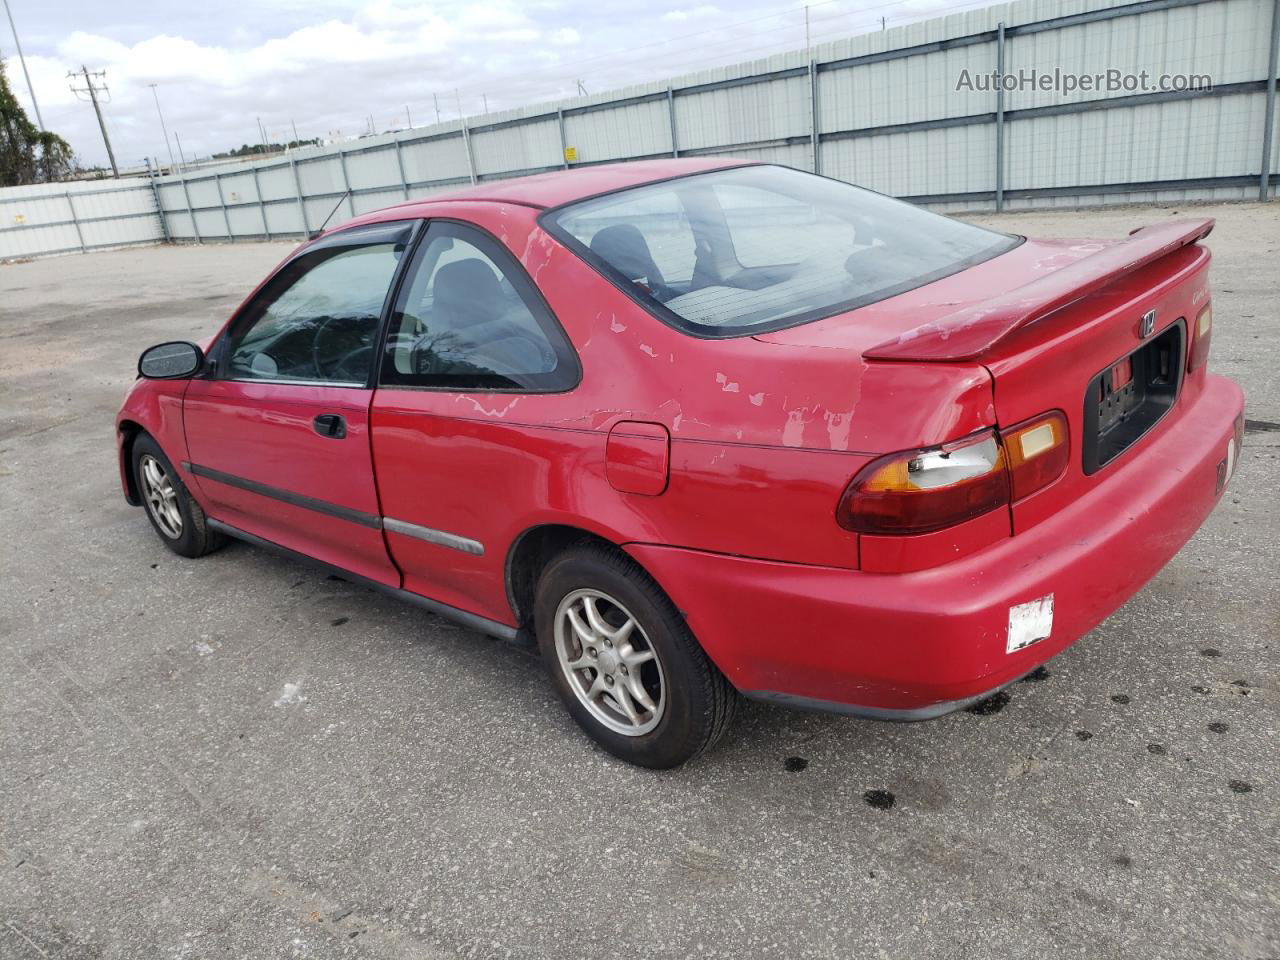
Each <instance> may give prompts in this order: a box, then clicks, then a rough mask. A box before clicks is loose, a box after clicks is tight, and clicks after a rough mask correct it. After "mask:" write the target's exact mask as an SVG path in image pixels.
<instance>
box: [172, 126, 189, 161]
mask: <svg viewBox="0 0 1280 960" xmlns="http://www.w3.org/2000/svg"><path fill="white" fill-rule="evenodd" d="M173 139H174V142H175V143H177V145H178V159H179V160H181V161H182V165H183V166H184V167H185V166H186V165H187V158H186V155H185V154H184V153H183V152H182V138H181V137H179V136H178V131H177V130H175V131H173Z"/></svg>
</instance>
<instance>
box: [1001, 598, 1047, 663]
mask: <svg viewBox="0 0 1280 960" xmlns="http://www.w3.org/2000/svg"><path fill="white" fill-rule="evenodd" d="M1052 632H1053V594H1052V593H1051V594H1049V595H1048V596H1047V597H1041V598H1040V599H1039V600H1031V601H1029V602H1027V603H1019V604H1017V605H1015V606H1012V607H1010V608H1009V637H1008V640H1006V641H1005V645H1004V652H1005V653H1013V652H1014V651H1015V650H1021V649H1022V648H1023V647H1029V646H1031V644H1033V643H1036V642H1037V641H1040V640H1047V639H1048V638H1049V634H1050V633H1052Z"/></svg>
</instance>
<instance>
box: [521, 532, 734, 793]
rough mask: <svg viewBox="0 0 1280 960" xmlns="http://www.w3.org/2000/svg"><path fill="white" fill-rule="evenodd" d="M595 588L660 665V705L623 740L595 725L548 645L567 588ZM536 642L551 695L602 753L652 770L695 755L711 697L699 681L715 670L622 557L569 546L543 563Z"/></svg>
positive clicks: (653, 588)
mask: <svg viewBox="0 0 1280 960" xmlns="http://www.w3.org/2000/svg"><path fill="white" fill-rule="evenodd" d="M586 588H590V589H595V590H600V591H602V592H604V593H606V594H608V595H609V596H611V597H614V598H615V599H617V600H618V601H619V602H620V603H622V604H623V606H625V607H626V608H627V610H628V611H629V612H630V613H631V615H632V616H634V617H635V618H636V620H637V622H638V624H639V626H640V627H641V629H643V630H644V633H645V636H646V637H647V638H648V640H649V643H650V644H651V645H652V647H653V649H654V650H655V652H656V653H657V655H658V658H659V660H660V662H661V666H662V673H663V679H664V682H665V685H666V690H665V695H666V708H665V710H664V713H663V716H662V719H661V720H660V721H659V723H658V725H657V726H656V727H655V728H654V729H653V730H651V731H649V732H648V733H645V734H642V735H640V736H637V737H629V736H625V735H623V734H620V733H616V732H614V731H613V730H610V729H609V728H608V727H605V726H604V725H603V724H601V723H600V722H599V721H598V720H597V719H596V718H595V717H593V716H592V714H591V712H590V711H589V710H587V708H586V707H585V706H583V704H582V702H581V701H580V700H579V699H578V698H577V696H576V695H575V694H574V692H573V690H572V689H571V687H570V686H569V680H568V678H567V677H565V675H564V671H563V670H562V669H561V667H560V662H559V657H558V656H557V654H556V649H555V615H556V610H557V609H558V607H559V605H560V602H561V600H563V599H564V597H565V596H567V595H568V594H569V593H571V592H572V591H574V590H580V589H586ZM534 624H535V627H536V631H537V636H538V647H539V649H540V651H541V653H542V658H543V661H544V663H545V665H546V668H547V671H548V673H550V675H551V680H552V683H554V684H555V688H556V692H557V693H558V694H559V695H560V699H561V700H562V701H563V702H564V704H565V706H566V707H567V708H568V710H569V713H570V715H571V716H572V717H573V719H574V720H575V721H576V722H577V723H578V725H579V726H580V727H582V728H583V730H584V731H586V733H587V734H588V735H589V736H590V737H591V738H592V739H593V740H595V741H596V742H597V743H598V744H600V746H602V747H604V748H605V749H606V750H607V751H608V752H609V753H612V754H613V755H614V756H616V757H619V758H621V759H623V760H627V761H628V762H630V763H634V764H638V765H640V766H644V767H652V768H655V769H666V768H670V767H674V766H678V765H680V764H682V763H684V762H685V761H687V760H689V759H691V758H692V757H694V756H697V755H698V754H699V753H700V752H702V750H703V748H704V747H705V746H706V745H707V743H708V741H709V739H710V737H711V732H712V729H713V722H712V710H713V709H714V706H713V704H712V703H711V698H710V697H709V696H708V692H709V691H708V689H707V685H706V682H705V679H704V678H705V677H706V676H707V671H708V670H710V671H714V670H715V667H714V666H712V665H711V664H710V662H709V661H707V660H706V654H704V653H703V652H702V649H701V648H700V647H699V646H698V644H697V641H696V640H695V639H694V638H693V635H692V634H691V633H690V632H689V628H688V627H687V625H686V624H685V623H684V619H683V618H682V617H681V616H680V614H679V612H678V611H677V610H676V609H675V607H674V605H673V604H672V603H671V602H670V600H668V599H667V598H666V596H665V595H664V594H663V593H662V592H661V590H660V589H659V588H658V587H657V585H656V584H654V583H653V581H652V580H650V579H649V578H648V577H647V576H646V575H644V574H643V571H641V570H640V568H639V567H638V566H637V565H636V564H635V563H634V562H633V561H631V560H630V559H629V558H626V557H625V556H615V555H612V554H611V553H610V552H608V551H605V550H601V549H595V548H593V547H585V548H574V549H571V550H569V551H568V552H566V553H564V554H562V555H561V556H560V557H558V558H556V559H555V560H553V561H552V562H551V564H550V565H548V567H547V569H546V570H545V571H544V572H543V574H542V577H541V578H540V579H539V582H538V593H537V599H536V601H535V605H534Z"/></svg>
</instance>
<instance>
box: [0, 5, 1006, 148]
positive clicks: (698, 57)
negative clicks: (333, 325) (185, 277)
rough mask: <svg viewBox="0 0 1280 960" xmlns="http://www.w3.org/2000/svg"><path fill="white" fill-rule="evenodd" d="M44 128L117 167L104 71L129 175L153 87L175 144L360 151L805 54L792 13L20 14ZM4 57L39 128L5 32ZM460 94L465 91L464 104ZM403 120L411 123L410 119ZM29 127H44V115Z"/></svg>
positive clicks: (685, 8) (895, 11)
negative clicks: (81, 91)
mask: <svg viewBox="0 0 1280 960" xmlns="http://www.w3.org/2000/svg"><path fill="white" fill-rule="evenodd" d="M987 2H988V0H976V2H974V0H827V2H814V3H811V4H810V13H809V16H810V24H811V27H810V29H811V33H812V37H813V40H814V42H817V41H819V40H826V39H834V38H837V37H842V36H849V35H851V34H857V33H865V32H867V31H869V30H878V29H880V18H881V17H882V16H883V17H885V19H886V21H887V23H888V25H889V26H895V25H899V24H902V23H906V22H909V21H912V20H919V19H921V18H923V17H928V16H936V15H938V14H940V13H944V12H950V11H952V10H959V9H964V8H973V7H977V6H983V5H986V3H987ZM9 5H10V7H11V8H12V11H13V17H14V20H15V21H16V23H17V28H18V31H19V36H20V38H21V40H22V44H23V50H24V52H25V53H26V55H27V65H28V67H29V69H30V71H31V79H32V82H33V84H34V86H35V91H36V96H37V97H38V98H39V102H40V109H41V111H42V113H43V116H44V120H45V123H46V125H47V126H48V127H49V128H50V129H52V130H55V131H56V132H58V133H60V134H61V135H62V136H64V137H65V138H66V139H67V140H68V141H69V142H70V143H71V146H72V148H73V149H74V150H75V151H76V153H77V154H78V156H79V157H80V158H81V160H82V161H83V162H85V163H88V164H98V163H105V161H106V152H105V150H104V149H103V145H102V138H101V136H100V134H99V133H98V129H97V124H96V121H95V119H94V116H93V111H92V109H91V108H90V106H89V104H88V103H85V102H80V101H78V100H77V99H76V97H75V95H74V94H73V93H72V92H71V90H70V89H69V81H68V80H67V77H66V74H67V72H68V71H69V70H72V69H78V68H79V67H80V66H81V65H82V64H83V65H86V66H88V67H89V69H90V70H105V71H106V83H107V86H108V88H109V90H110V95H111V101H110V103H108V104H107V105H106V108H105V110H106V116H107V125H108V131H109V132H110V134H111V137H112V143H113V146H114V147H115V151H116V159H117V160H118V161H119V163H120V164H121V166H131V165H134V164H138V163H141V162H142V158H143V157H146V156H154V157H159V156H165V154H166V151H165V144H164V140H163V137H162V135H161V133H160V127H159V123H158V121H157V119H156V110H155V103H154V102H153V100H152V92H151V89H150V87H149V86H148V85H149V84H152V83H154V84H157V85H158V86H157V87H156V92H157V93H158V94H159V97H160V102H161V105H162V107H163V109H164V116H165V120H166V121H167V123H168V126H169V130H170V133H171V134H172V133H173V132H174V131H176V132H177V134H178V135H179V136H180V137H181V140H182V146H183V149H184V152H185V153H186V154H187V155H188V157H190V156H192V155H200V156H205V155H208V154H209V153H211V152H214V151H221V150H225V149H227V148H229V147H235V146H239V145H241V144H243V143H246V142H255V141H257V140H258V139H259V138H258V135H257V118H258V117H261V118H262V122H263V125H264V126H265V127H266V130H267V133H268V135H269V136H270V137H271V138H272V139H273V140H285V139H289V138H290V137H291V132H290V131H291V124H296V125H297V129H298V133H299V134H300V135H301V136H302V137H304V138H308V137H315V136H320V137H336V136H354V135H357V134H360V133H363V132H367V131H368V129H369V125H370V118H372V123H373V126H374V127H376V129H377V130H378V131H379V132H381V131H384V130H391V129H397V128H400V127H403V126H405V125H406V124H407V123H408V122H409V120H410V119H411V120H412V123H413V125H414V126H423V125H425V124H427V123H430V122H433V121H434V120H435V116H436V113H435V106H434V102H433V99H432V95H433V94H436V95H438V97H439V102H440V111H441V116H442V117H443V119H445V120H449V119H453V118H455V117H456V116H457V115H458V99H459V98H460V99H461V105H462V110H463V111H464V112H465V113H466V114H467V115H475V114H480V113H483V112H484V109H485V98H487V101H488V109H489V110H490V111H497V110H502V109H505V108H508V107H512V106H518V105H522V104H528V103H537V102H540V101H544V100H553V99H558V98H560V97H565V96H570V95H572V94H574V93H575V92H576V90H577V83H578V81H582V83H583V84H584V86H585V88H586V90H588V91H589V92H591V93H597V92H601V91H604V90H609V89H613V88H616V87H620V86H625V85H627V84H629V83H637V82H642V81H647V80H654V79H660V78H663V77H667V76H670V75H675V74H680V73H687V72H691V71H693V70H697V69H701V68H702V67H705V66H713V65H721V64H728V63H735V62H738V61H743V60H751V59H755V58H757V57H761V56H766V55H768V54H770V53H775V52H779V51H783V50H788V49H795V48H799V47H803V45H804V36H805V31H804V22H805V17H804V4H803V3H799V2H795V0H792V2H787V0H714V2H702V0H643V2H636V0H630V2H625V0H530V2H525V3H520V2H515V0H488V2H486V0H433V2H423V0H352V2H338V0H255V2H253V3H233V2H225V0H206V2H196V3H187V2H183V3H178V2H168V3H166V2H164V0H161V2H160V3H156V2H155V0H145V2H144V0H111V2H103V0H56V2H49V0H9ZM0 56H3V58H4V59H5V60H6V65H7V68H8V74H9V81H10V84H11V85H12V86H13V88H14V90H15V92H17V94H18V96H19V98H20V99H21V100H22V101H23V103H24V105H25V106H27V107H28V112H29V113H30V98H29V97H28V95H27V90H26V83H25V80H24V79H23V77H22V73H21V70H20V67H19V64H18V61H17V58H16V56H14V45H13V38H12V36H11V34H10V33H9V32H8V24H7V23H6V22H4V21H0ZM455 88H456V89H457V91H458V94H457V95H455V92H454V91H455ZM406 108H407V113H406ZM32 118H33V119H34V115H32Z"/></svg>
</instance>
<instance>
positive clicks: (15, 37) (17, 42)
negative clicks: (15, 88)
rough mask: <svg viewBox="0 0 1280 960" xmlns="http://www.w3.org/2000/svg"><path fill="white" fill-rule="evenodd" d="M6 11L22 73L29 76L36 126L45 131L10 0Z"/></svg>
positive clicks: (5, 8) (28, 90)
mask: <svg viewBox="0 0 1280 960" xmlns="http://www.w3.org/2000/svg"><path fill="white" fill-rule="evenodd" d="M4 12H5V13H6V14H8V16H9V29H10V30H12V31H13V45H14V46H15V47H17V48H18V61H19V62H20V63H21V64H22V75H23V76H24V77H26V78H27V93H29V94H31V106H33V107H35V110H36V126H38V127H39V128H40V130H41V132H44V119H43V118H42V117H41V116H40V104H38V103H36V88H35V87H33V86H32V85H31V74H30V73H28V72H27V58H26V57H24V56H23V55H22V41H21V40H19V39H18V28H17V27H16V26H15V25H14V22H13V11H12V10H10V9H9V0H4Z"/></svg>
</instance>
